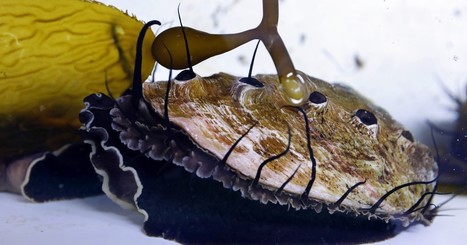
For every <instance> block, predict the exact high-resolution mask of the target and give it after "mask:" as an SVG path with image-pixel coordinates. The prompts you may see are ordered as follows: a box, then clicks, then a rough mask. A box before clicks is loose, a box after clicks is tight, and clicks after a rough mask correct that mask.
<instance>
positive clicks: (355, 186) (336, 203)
mask: <svg viewBox="0 0 467 245" xmlns="http://www.w3.org/2000/svg"><path fill="white" fill-rule="evenodd" d="M365 183H366V180H364V181H361V182H358V183H356V184H354V185H353V186H351V187H350V188H349V189H348V190H347V191H346V192H345V193H344V194H343V195H342V196H341V197H340V198H339V200H337V201H336V202H335V203H333V204H331V205H329V207H330V208H336V207H338V206H340V205H341V204H342V202H343V201H344V200H345V199H346V198H347V196H348V195H349V194H350V193H351V192H352V191H353V190H355V188H357V187H358V186H360V185H363V184H365Z"/></svg>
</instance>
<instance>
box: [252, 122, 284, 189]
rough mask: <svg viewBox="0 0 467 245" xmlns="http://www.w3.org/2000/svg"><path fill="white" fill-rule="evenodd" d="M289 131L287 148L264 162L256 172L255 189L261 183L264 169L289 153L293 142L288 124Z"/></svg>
mask: <svg viewBox="0 0 467 245" xmlns="http://www.w3.org/2000/svg"><path fill="white" fill-rule="evenodd" d="M287 130H288V133H289V137H288V142H287V147H286V148H285V150H284V151H283V152H281V153H279V154H277V155H274V156H272V157H270V158H268V159H266V160H265V161H263V162H262V163H261V164H260V165H259V167H258V170H257V171H256V177H255V179H254V180H253V182H252V184H251V186H253V187H255V186H257V185H258V182H259V178H260V177H261V171H262V170H263V168H264V167H265V166H266V165H267V164H268V163H270V162H272V161H274V160H276V159H279V158H281V157H282V156H284V155H285V154H287V152H289V149H290V142H291V141H292V133H291V132H290V126H289V125H288V124H287Z"/></svg>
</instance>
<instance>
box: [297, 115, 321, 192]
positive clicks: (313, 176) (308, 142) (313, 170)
mask: <svg viewBox="0 0 467 245" xmlns="http://www.w3.org/2000/svg"><path fill="white" fill-rule="evenodd" d="M293 108H297V109H298V111H299V112H300V113H302V115H303V120H304V121H305V133H306V145H307V148H308V153H309V154H310V160H311V164H312V166H311V177H310V181H308V184H307V186H306V188H305V191H304V192H303V194H302V200H307V199H308V195H309V194H310V190H311V188H312V187H313V183H314V182H315V180H316V159H315V157H314V154H313V149H312V148H311V136H310V123H309V121H308V116H307V115H306V112H305V111H304V110H303V109H302V108H300V107H293Z"/></svg>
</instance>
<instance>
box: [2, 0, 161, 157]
mask: <svg viewBox="0 0 467 245" xmlns="http://www.w3.org/2000/svg"><path fill="white" fill-rule="evenodd" d="M142 26H143V24H142V23H141V22H139V21H138V20H136V19H135V18H133V17H130V16H128V15H127V14H125V13H123V12H121V11H120V10H118V9H116V8H113V7H109V6H105V5H103V4H99V3H96V2H91V1H80V0H47V1H35V0H1V1H0V98H1V99H0V142H1V143H0V159H1V158H5V157H8V156H12V155H19V154H25V153H30V152H36V151H42V150H50V149H57V148H59V147H60V146H61V145H63V144H67V143H72V142H75V141H78V140H79V138H78V136H77V135H76V134H75V130H76V129H77V128H78V127H79V126H80V124H79V120H78V113H79V111H80V109H81V108H82V107H83V103H82V100H83V98H84V97H85V96H86V95H88V94H91V93H95V92H105V91H106V88H105V82H106V79H107V83H108V86H109V88H110V91H111V92H112V93H113V94H114V95H115V96H117V95H120V94H121V93H122V92H123V91H124V90H125V89H127V88H128V87H129V86H130V85H131V78H132V72H133V64H134V55H135V50H136V40H137V37H138V34H139V31H140V30H141V28H142ZM154 38H155V37H154V34H152V33H147V35H146V39H145V42H144V45H143V50H148V52H145V51H143V53H144V54H147V55H143V59H144V60H143V69H142V71H143V76H147V75H149V73H150V71H151V69H152V66H153V64H154V61H153V59H152V57H151V54H150V51H149V50H150V48H151V44H152V41H153V40H154ZM106 77H107V78H106Z"/></svg>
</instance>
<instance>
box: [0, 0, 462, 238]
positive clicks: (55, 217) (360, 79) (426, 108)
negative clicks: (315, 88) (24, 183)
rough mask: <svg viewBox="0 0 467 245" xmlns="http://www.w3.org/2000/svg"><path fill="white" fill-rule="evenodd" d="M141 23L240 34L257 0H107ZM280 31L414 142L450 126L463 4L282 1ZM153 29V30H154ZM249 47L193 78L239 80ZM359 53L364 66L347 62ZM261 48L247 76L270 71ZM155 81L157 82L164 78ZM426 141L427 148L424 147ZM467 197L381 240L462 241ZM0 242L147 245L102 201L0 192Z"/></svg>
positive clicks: (326, 75)
mask: <svg viewBox="0 0 467 245" xmlns="http://www.w3.org/2000/svg"><path fill="white" fill-rule="evenodd" d="M103 2H106V3H110V4H112V5H114V6H117V7H118V8H120V9H123V10H128V11H129V12H130V13H133V14H134V15H136V16H137V17H138V18H139V19H140V20H144V21H148V20H151V19H157V20H160V21H161V22H163V23H166V24H165V25H164V26H163V27H162V28H163V29H164V28H168V27H169V26H170V25H178V21H177V15H176V14H177V12H176V10H177V9H176V8H177V5H178V4H179V3H181V5H180V11H181V14H182V18H183V22H184V25H186V26H190V27H194V28H196V29H199V30H203V31H207V32H212V33H230V32H239V31H243V30H246V29H248V28H252V27H255V26H256V25H257V24H258V23H259V21H260V18H261V13H262V9H261V1H260V0H196V1H195V0H180V1H173V0H120V1H117V0H106V1H103ZM280 11H281V17H280V23H279V31H280V33H281V35H282V37H283V39H284V41H285V43H286V45H287V46H288V49H289V51H290V54H291V56H292V59H293V61H294V63H295V66H296V68H297V69H300V70H302V71H304V72H306V73H307V74H309V75H312V76H315V77H318V78H321V79H324V80H327V81H330V82H336V81H338V82H344V83H346V84H348V85H350V86H352V87H353V88H355V89H356V90H357V91H359V92H360V93H362V94H364V95H366V96H367V97H369V98H370V99H372V100H373V101H374V102H376V103H377V104H379V105H381V106H382V107H384V108H386V109H387V110H388V111H389V112H390V113H391V114H392V115H393V116H394V117H395V118H396V119H398V120H399V121H400V122H402V123H403V124H404V125H406V126H407V127H408V128H409V129H410V130H411V131H412V132H413V133H414V135H415V137H416V138H418V139H420V140H427V139H428V137H427V130H428V127H427V126H426V123H425V122H426V120H431V121H433V122H435V123H437V124H439V125H447V126H449V125H450V124H452V122H453V120H455V113H453V111H452V110H453V109H454V108H455V104H454V103H453V102H452V101H451V100H450V98H449V96H447V95H446V93H445V92H443V90H442V86H445V87H447V88H448V89H449V90H450V91H451V92H452V93H453V94H455V95H458V96H460V97H461V98H465V92H466V89H465V88H466V85H467V84H466V83H467V1H462V0H430V1H424V0H385V1H383V0H352V1H344V0H341V1H337V0H307V1H305V0H284V1H281V9H280ZM156 31H157V30H156ZM254 45H255V43H253V42H252V43H250V44H247V45H245V46H243V47H241V48H239V49H238V50H235V51H233V52H231V53H228V54H225V55H221V56H219V57H215V58H212V59H211V60H209V61H206V62H204V63H202V64H200V65H198V66H196V67H195V71H196V72H197V73H199V74H201V75H210V74H212V73H216V72H220V71H222V72H229V73H232V74H235V75H241V76H244V75H246V74H247V72H248V66H249V62H250V57H251V54H252V50H253V49H254ZM356 56H358V57H359V58H360V59H361V60H362V61H363V63H364V66H363V67H362V68H358V67H357V66H356V65H355V62H354V58H355V57H356ZM273 72H274V67H273V65H272V62H271V60H270V59H269V56H268V55H267V52H266V51H265V49H260V51H259V53H258V55H257V60H256V62H255V68H254V73H273ZM157 77H159V78H162V79H166V76H165V74H158V75H157ZM428 143H429V142H428ZM466 207H467V198H466V197H459V198H457V199H455V200H454V201H453V202H451V203H450V204H449V205H447V206H445V208H443V210H444V211H443V212H442V213H443V214H446V215H450V216H445V217H438V218H437V219H435V222H434V224H433V225H432V226H430V227H423V226H415V227H412V228H411V229H409V230H408V231H406V232H403V233H402V234H400V235H399V236H397V237H396V238H394V239H390V240H388V241H385V242H383V243H387V244H403V243H413V242H415V241H417V242H419V243H420V244H439V243H441V242H446V243H450V244H462V243H463V241H464V242H465V240H466V239H467V213H466V210H465V208H466ZM0 210H1V211H0V242H1V243H2V244H30V243H31V239H33V240H37V241H40V242H39V243H40V244H44V243H46V242H50V243H51V244H65V243H66V244H84V243H93V244H98V243H101V244H130V243H131V244H149V243H150V244H156V243H162V242H164V241H163V240H160V239H155V238H148V237H146V236H145V235H144V234H143V233H142V232H141V230H140V227H141V225H142V222H143V219H142V217H140V216H139V215H137V214H134V213H131V212H129V211H126V210H122V209H120V208H119V207H117V206H116V205H115V204H113V203H111V202H110V201H109V200H107V199H106V198H105V197H97V198H88V199H82V200H73V201H62V202H54V203H47V204H31V203H27V202H26V201H25V200H24V199H22V198H21V197H19V196H14V195H9V194H3V193H0ZM111 241H112V242H111Z"/></svg>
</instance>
